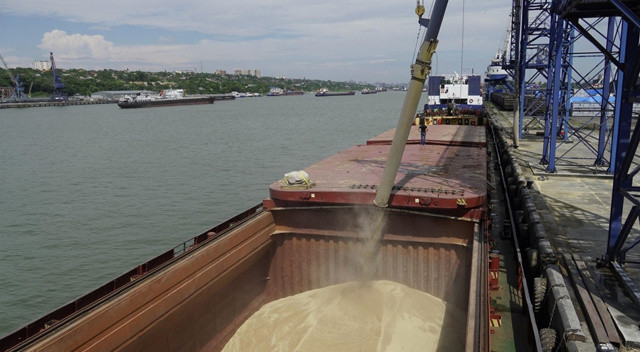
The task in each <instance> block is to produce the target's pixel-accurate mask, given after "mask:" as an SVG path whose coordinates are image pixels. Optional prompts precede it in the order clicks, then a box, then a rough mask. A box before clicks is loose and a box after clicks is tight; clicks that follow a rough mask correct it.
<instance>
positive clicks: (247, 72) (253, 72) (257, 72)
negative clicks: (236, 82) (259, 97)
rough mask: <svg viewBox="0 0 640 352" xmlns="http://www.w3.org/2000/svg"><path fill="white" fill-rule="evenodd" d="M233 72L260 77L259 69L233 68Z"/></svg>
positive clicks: (237, 74)
mask: <svg viewBox="0 0 640 352" xmlns="http://www.w3.org/2000/svg"><path fill="white" fill-rule="evenodd" d="M233 73H234V74H235V75H236V76H239V75H243V76H254V77H258V78H260V70H234V71H233Z"/></svg>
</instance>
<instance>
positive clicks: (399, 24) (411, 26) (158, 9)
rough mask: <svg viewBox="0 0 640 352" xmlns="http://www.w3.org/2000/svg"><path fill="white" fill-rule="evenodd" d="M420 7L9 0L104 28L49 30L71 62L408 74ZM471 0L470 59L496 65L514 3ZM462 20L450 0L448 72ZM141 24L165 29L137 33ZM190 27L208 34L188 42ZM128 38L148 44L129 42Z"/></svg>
mask: <svg viewBox="0 0 640 352" xmlns="http://www.w3.org/2000/svg"><path fill="white" fill-rule="evenodd" d="M414 6H415V2H414V1H413V0H406V1H403V2H395V1H388V0H369V1H366V2H365V1H361V0H341V1H333V0H327V1H316V2H307V1H298V0H264V1H258V2H256V1H249V0H235V1H233V2H229V1H222V0H212V1H203V0H186V1H181V2H177V3H176V2H174V3H172V2H163V3H162V4H161V5H158V3H157V2H156V1H151V0H137V1H136V2H135V7H136V8H139V9H145V10H144V11H133V9H131V10H125V11H123V9H130V8H131V2H130V1H124V0H112V1H109V2H93V1H79V0H59V1H56V2H55V3H53V2H48V1H45V2H42V1H39V0H22V1H19V2H4V4H0V12H4V13H11V14H20V15H22V16H30V15H40V16H47V17H48V18H54V19H56V20H58V21H70V22H73V23H75V27H74V28H82V26H81V25H80V24H85V28H87V29H86V30H80V31H82V32H85V33H87V32H89V31H90V30H91V29H95V28H103V29H102V30H100V31H97V33H101V34H103V35H87V34H84V33H67V32H65V31H63V30H60V29H58V30H52V29H51V28H48V29H46V30H45V31H46V33H45V34H44V35H43V37H42V40H41V43H40V45H38V47H39V48H40V49H42V50H44V51H47V52H48V51H49V50H51V51H54V55H56V59H58V58H59V60H57V61H59V64H60V65H61V67H63V68H64V67H85V68H100V67H105V68H125V67H126V68H131V69H144V70H164V69H167V70H171V69H179V68H191V69H193V67H196V66H198V67H199V66H200V65H199V63H200V61H201V60H202V61H203V62H204V66H205V70H208V71H213V70H215V69H217V68H220V69H227V70H230V69H232V68H240V67H252V68H257V69H261V70H262V71H263V74H273V75H276V74H285V75H287V76H290V77H296V76H306V77H313V78H326V79H336V80H338V79H357V80H359V79H363V80H388V79H392V80H404V79H408V76H409V73H408V72H409V69H408V67H409V65H410V64H411V62H412V61H413V60H414V58H413V57H412V53H413V50H414V45H415V42H416V35H417V30H418V25H417V17H416V16H415V15H414V14H413V7H414ZM466 7H467V8H466V9H465V12H466V13H465V26H466V28H465V48H468V50H470V51H471V52H467V50H465V63H466V62H469V63H473V64H474V65H476V66H481V67H482V66H486V63H488V61H489V59H490V58H491V57H492V56H493V54H494V53H495V50H496V49H497V45H499V44H500V39H499V38H497V37H498V36H501V35H502V33H503V31H504V29H505V28H504V27H505V26H506V24H507V22H508V18H507V17H506V16H507V15H508V12H509V7H510V2H505V1H504V0H484V1H482V2H477V3H476V2H469V4H467V5H466ZM461 23H462V19H461V4H460V3H457V2H450V3H449V8H448V9H447V13H446V15H445V19H444V24H443V27H442V30H441V35H440V39H441V40H440V45H439V46H438V50H439V53H440V57H439V61H440V66H441V67H440V71H444V72H447V71H451V70H452V69H453V68H454V67H456V70H459V61H460V59H459V56H460V46H461V45H460V27H461ZM140 26H142V27H145V28H151V29H159V30H158V32H159V34H158V35H157V36H155V37H153V38H143V37H141V36H137V33H136V32H135V28H139V27H140ZM104 28H110V29H111V30H105V29H104ZM45 31H43V32H45ZM76 31H77V30H76ZM123 31H128V32H123ZM184 31H193V32H195V33H198V37H199V38H206V39H204V40H200V41H199V42H192V43H184V39H181V38H185V33H189V32H184ZM92 32H93V33H96V31H95V30H92ZM123 36H128V37H130V38H134V41H137V42H139V43H141V44H138V45H133V44H129V43H128V44H123V43H121V42H120V40H119V39H118V38H122V37H123ZM187 36H188V34H187ZM173 39H175V40H173ZM144 40H148V41H147V42H145V41H144ZM130 42H133V41H130ZM467 58H468V59H467ZM386 65H389V67H386ZM382 66H385V67H384V69H383V67H382ZM465 66H466V65H465ZM469 66H471V65H469ZM478 68H479V67H476V69H478ZM294 71H295V72H294ZM382 75H384V76H385V77H382Z"/></svg>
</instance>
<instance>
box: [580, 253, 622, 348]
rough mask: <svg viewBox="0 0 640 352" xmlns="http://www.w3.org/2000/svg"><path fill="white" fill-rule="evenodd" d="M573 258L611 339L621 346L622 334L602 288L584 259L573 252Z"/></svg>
mask: <svg viewBox="0 0 640 352" xmlns="http://www.w3.org/2000/svg"><path fill="white" fill-rule="evenodd" d="M572 256H573V260H574V262H575V263H576V266H577V267H578V271H579V272H580V276H581V277H582V281H583V282H584V283H585V285H586V288H587V290H588V291H589V294H590V296H591V299H592V300H593V304H594V305H595V307H596V309H597V311H598V315H599V316H600V319H601V320H602V324H603V325H604V328H605V330H606V331H607V335H608V337H609V341H610V342H611V343H613V344H615V345H617V346H620V342H621V340H620V336H619V335H618V331H617V330H616V326H615V324H614V322H613V319H612V318H611V314H609V311H608V310H607V306H606V304H605V303H604V301H603V300H602V296H601V295H602V294H601V293H600V290H599V289H598V287H597V286H596V284H595V282H594V281H593V278H592V277H591V274H590V273H589V270H588V269H587V264H586V263H585V262H584V261H583V260H582V258H581V257H580V256H578V255H575V254H573V255H572Z"/></svg>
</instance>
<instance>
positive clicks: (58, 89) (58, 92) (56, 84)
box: [49, 52, 68, 100]
mask: <svg viewBox="0 0 640 352" xmlns="http://www.w3.org/2000/svg"><path fill="white" fill-rule="evenodd" d="M49 59H50V60H51V72H53V89H55V94H54V95H52V96H51V100H68V97H67V96H66V95H64V94H62V88H64V83H62V78H60V76H59V75H58V71H56V62H55V60H54V59H53V53H52V52H50V53H49Z"/></svg>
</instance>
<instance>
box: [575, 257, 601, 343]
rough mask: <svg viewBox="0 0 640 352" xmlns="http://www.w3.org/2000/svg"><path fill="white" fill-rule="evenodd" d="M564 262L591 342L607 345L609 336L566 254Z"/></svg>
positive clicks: (580, 277)
mask: <svg viewBox="0 0 640 352" xmlns="http://www.w3.org/2000/svg"><path fill="white" fill-rule="evenodd" d="M564 261H565V265H566V266H567V270H568V271H569V273H570V274H571V275H570V276H571V280H572V281H573V286H574V287H575V290H576V293H577V297H578V300H579V301H580V305H581V307H582V309H583V311H584V314H585V318H586V320H587V324H588V325H589V329H590V330H591V335H592V336H593V340H594V341H595V342H596V343H608V342H609V336H608V335H607V331H606V329H605V327H604V324H603V323H602V320H601V319H600V315H599V314H598V310H597V309H596V307H595V305H594V303H593V300H592V299H591V296H590V295H589V291H588V290H587V288H586V285H585V283H584V282H583V280H582V276H581V275H580V272H579V271H578V267H577V266H576V263H575V262H574V261H573V258H572V257H571V256H569V255H568V254H564Z"/></svg>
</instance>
